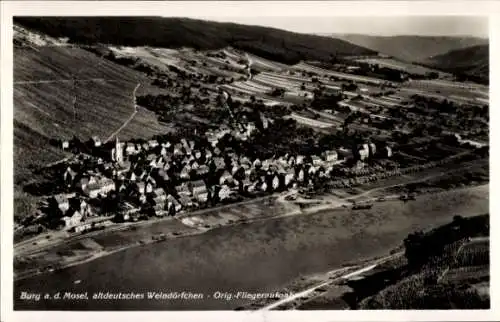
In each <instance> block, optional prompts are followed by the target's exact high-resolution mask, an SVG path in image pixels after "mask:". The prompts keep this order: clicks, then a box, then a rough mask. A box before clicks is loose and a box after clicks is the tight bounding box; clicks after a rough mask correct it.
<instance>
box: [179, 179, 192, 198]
mask: <svg viewBox="0 0 500 322" xmlns="http://www.w3.org/2000/svg"><path fill="white" fill-rule="evenodd" d="M175 190H176V191H177V194H178V195H179V196H180V195H186V196H191V195H192V193H191V190H190V189H189V187H188V184H187V183H185V182H184V183H182V184H180V185H178V186H176V187H175Z"/></svg>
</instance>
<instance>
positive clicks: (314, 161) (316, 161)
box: [311, 155, 323, 166]
mask: <svg viewBox="0 0 500 322" xmlns="http://www.w3.org/2000/svg"><path fill="white" fill-rule="evenodd" d="M311 160H312V164H313V165H314V166H320V165H322V164H323V160H321V158H320V157H319V156H317V155H312V156H311Z"/></svg>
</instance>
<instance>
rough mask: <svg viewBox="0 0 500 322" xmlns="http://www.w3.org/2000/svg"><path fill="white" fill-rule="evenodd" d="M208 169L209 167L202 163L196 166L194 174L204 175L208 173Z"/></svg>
mask: <svg viewBox="0 0 500 322" xmlns="http://www.w3.org/2000/svg"><path fill="white" fill-rule="evenodd" d="M209 171H210V169H209V168H208V166H206V165H204V164H202V165H201V166H199V167H198V169H196V175H197V176H205V175H207V174H208V172H209Z"/></svg>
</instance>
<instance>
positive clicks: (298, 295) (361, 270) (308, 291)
mask: <svg viewBox="0 0 500 322" xmlns="http://www.w3.org/2000/svg"><path fill="white" fill-rule="evenodd" d="M402 253H403V252H398V253H396V254H392V255H389V256H386V257H383V258H381V259H378V260H376V261H374V262H372V263H371V264H370V265H367V266H364V267H362V268H359V269H357V270H355V271H354V272H350V273H347V274H344V275H342V276H340V277H337V278H334V279H331V280H328V281H326V282H322V283H320V284H317V285H314V286H312V287H310V288H308V289H306V290H304V291H301V292H298V293H295V294H293V295H290V296H289V297H286V298H284V299H281V300H279V301H276V302H274V303H271V304H269V305H266V306H265V307H263V308H261V309H260V310H259V311H268V310H272V309H275V308H277V307H280V306H282V305H283V304H286V303H289V302H292V301H294V300H296V299H299V298H303V297H306V296H308V295H309V294H311V293H313V292H314V291H316V290H317V289H319V288H322V287H325V286H328V285H331V284H333V283H335V282H338V281H340V280H343V279H349V278H352V277H355V276H358V275H361V274H363V273H366V272H368V271H371V270H372V269H374V268H375V267H377V265H379V264H381V263H383V262H385V261H388V260H390V259H392V258H394V257H396V256H400V255H401V254H402ZM355 267H356V266H349V267H344V268H340V269H336V270H334V271H330V272H329V275H331V274H335V273H341V272H345V271H347V270H349V269H352V268H355ZM358 267H359V266H358Z"/></svg>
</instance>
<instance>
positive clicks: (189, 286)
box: [14, 185, 489, 310]
mask: <svg viewBox="0 0 500 322" xmlns="http://www.w3.org/2000/svg"><path fill="white" fill-rule="evenodd" d="M488 188H489V186H488V185H485V186H480V187H474V188H468V189H465V190H459V191H452V192H446V193H443V194H438V195H425V196H419V197H417V200H416V201H409V202H406V203H405V202H401V201H386V202H382V203H377V204H375V205H374V206H373V208H372V209H369V210H357V211H353V210H349V209H344V208H341V209H335V210H329V211H322V212H320V213H315V214H309V215H299V216H293V217H285V218H278V219H272V220H268V221H262V222H255V223H250V224H243V225H237V226H231V227H225V228H219V229H215V230H212V231H209V232H207V233H205V234H202V235H196V236H190V237H184V238H177V239H173V240H168V241H164V242H161V243H156V244H150V245H144V246H140V247H135V248H131V249H128V250H125V251H122V252H118V253H115V254H112V255H109V256H105V257H102V258H99V259H96V260H94V261H91V262H88V263H84V264H81V265H78V266H74V267H69V268H67V269H64V270H62V271H58V272H54V273H47V274H44V275H39V276H35V277H33V278H30V279H25V280H21V281H18V282H17V283H15V285H14V303H15V309H16V310H33V309H38V310H45V309H48V310H224V309H234V308H236V307H238V306H240V305H242V304H245V303H247V302H248V301H249V300H248V299H239V300H235V299H234V298H233V299H231V300H228V299H227V296H226V298H222V299H221V298H215V297H216V296H214V295H216V294H214V293H215V292H227V293H236V292H249V293H256V292H265V291H272V290H277V289H280V288H281V287H283V286H285V285H286V284H287V283H289V282H290V281H292V280H294V279H296V278H298V277H300V276H301V275H307V274H312V273H317V272H324V271H328V270H331V269H335V268H337V267H339V266H341V265H342V264H343V263H345V262H347V261H354V260H358V259H362V258H367V257H373V256H381V255H385V254H387V253H388V252H389V250H390V249H392V248H394V247H396V246H398V245H399V244H400V243H401V242H402V240H403V239H404V238H405V237H406V235H407V234H408V233H409V232H412V231H414V230H416V229H428V228H431V227H435V226H438V225H441V224H444V223H446V222H448V221H450V220H451V219H452V217H453V216H454V215H462V216H470V215H477V214H483V213H488V212H489V196H488ZM75 280H80V283H78V284H75V283H74V281H75ZM152 291H158V292H164V293H169V292H183V291H184V292H192V293H197V294H201V295H199V296H203V298H202V299H155V300H147V299H142V300H141V299H134V300H104V299H100V300H97V299H95V300H93V299H92V296H93V294H95V293H98V292H103V293H106V292H110V293H119V292H123V293H130V292H135V293H147V292H152ZM22 292H32V293H38V294H41V295H42V298H41V299H40V300H33V299H30V300H24V299H21V294H22ZM57 292H62V294H61V295H64V292H88V293H87V294H88V297H89V299H88V300H86V299H80V300H75V299H71V300H70V299H67V300H61V299H60V300H54V299H46V300H45V299H43V295H44V294H45V293H48V294H49V295H53V294H55V293H57Z"/></svg>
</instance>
